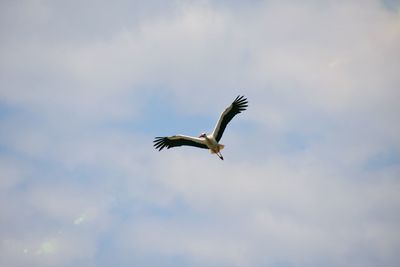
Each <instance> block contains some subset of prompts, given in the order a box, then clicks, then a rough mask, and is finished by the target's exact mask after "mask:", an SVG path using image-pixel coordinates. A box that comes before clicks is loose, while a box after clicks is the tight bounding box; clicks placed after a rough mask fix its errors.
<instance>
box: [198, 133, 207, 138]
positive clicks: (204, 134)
mask: <svg viewBox="0 0 400 267" xmlns="http://www.w3.org/2000/svg"><path fill="white" fill-rule="evenodd" d="M206 136H207V135H206V133H202V134H201V135H200V136H199V137H200V138H201V137H203V138H206Z"/></svg>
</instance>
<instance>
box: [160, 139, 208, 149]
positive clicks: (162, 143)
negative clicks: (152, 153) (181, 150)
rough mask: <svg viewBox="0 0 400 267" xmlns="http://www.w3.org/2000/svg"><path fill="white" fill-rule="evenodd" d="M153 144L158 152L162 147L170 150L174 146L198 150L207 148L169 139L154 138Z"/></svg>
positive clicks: (193, 143) (189, 141)
mask: <svg viewBox="0 0 400 267" xmlns="http://www.w3.org/2000/svg"><path fill="white" fill-rule="evenodd" d="M153 142H154V147H155V148H156V149H158V151H161V150H162V149H163V148H164V147H166V148H167V149H170V148H171V147H176V146H195V147H199V148H208V147H207V146H206V145H203V144H200V143H197V142H194V141H191V140H187V139H183V138H180V139H170V138H169V137H156V138H155V139H154V141H153Z"/></svg>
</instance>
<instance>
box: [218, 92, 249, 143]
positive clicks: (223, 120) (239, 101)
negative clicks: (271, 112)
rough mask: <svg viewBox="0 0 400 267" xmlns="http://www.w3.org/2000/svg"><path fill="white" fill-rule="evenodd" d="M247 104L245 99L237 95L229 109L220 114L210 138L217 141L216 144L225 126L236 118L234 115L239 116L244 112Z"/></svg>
mask: <svg viewBox="0 0 400 267" xmlns="http://www.w3.org/2000/svg"><path fill="white" fill-rule="evenodd" d="M247 104H248V101H247V98H245V97H244V96H240V95H239V96H238V97H236V99H235V100H234V101H233V103H232V104H231V105H230V106H229V107H227V108H226V109H225V110H224V112H222V114H221V116H220V117H219V120H218V122H217V125H215V128H214V131H213V133H212V136H213V137H214V138H215V140H217V142H219V140H221V137H222V134H223V133H224V131H225V128H226V125H228V123H229V122H230V121H231V120H232V118H233V117H235V116H236V114H239V113H240V112H242V111H244V110H246V108H247V106H248V105H247Z"/></svg>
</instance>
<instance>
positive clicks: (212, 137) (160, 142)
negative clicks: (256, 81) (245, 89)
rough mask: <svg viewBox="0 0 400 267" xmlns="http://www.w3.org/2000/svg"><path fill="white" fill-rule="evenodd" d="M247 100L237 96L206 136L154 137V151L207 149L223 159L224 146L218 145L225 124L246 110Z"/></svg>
mask: <svg viewBox="0 0 400 267" xmlns="http://www.w3.org/2000/svg"><path fill="white" fill-rule="evenodd" d="M247 103H248V102H247V99H246V98H244V97H243V96H238V97H236V99H235V100H234V101H233V103H232V104H231V105H230V106H229V107H227V108H226V109H225V110H224V112H222V114H221V116H220V118H219V120H218V122H217V125H216V126H215V128H214V131H213V132H212V133H211V134H209V135H207V134H205V133H202V134H201V135H200V136H199V137H192V136H187V135H173V136H169V137H156V138H155V140H154V146H155V148H156V149H158V150H159V151H161V150H162V149H163V148H164V147H166V148H167V149H169V148H171V147H175V146H183V145H186V146H195V147H199V148H204V149H209V150H210V152H211V153H212V154H217V156H218V157H219V158H220V159H222V160H223V159H224V158H223V157H222V154H221V150H222V149H223V148H224V145H222V144H220V143H219V141H220V140H221V138H222V134H223V133H224V130H225V128H226V126H227V124H228V123H229V122H230V121H231V120H232V118H233V117H234V116H235V115H237V114H239V113H241V112H242V111H244V110H246V108H247Z"/></svg>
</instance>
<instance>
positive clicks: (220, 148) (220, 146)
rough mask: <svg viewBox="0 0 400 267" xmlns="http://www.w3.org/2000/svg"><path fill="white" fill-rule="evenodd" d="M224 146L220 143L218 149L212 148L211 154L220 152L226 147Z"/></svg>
mask: <svg viewBox="0 0 400 267" xmlns="http://www.w3.org/2000/svg"><path fill="white" fill-rule="evenodd" d="M224 147H225V146H224V145H222V144H218V151H214V150H212V149H210V153H211V154H215V153H218V152H220V151H221V150H222V149H224Z"/></svg>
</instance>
